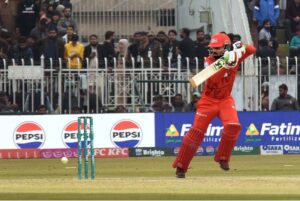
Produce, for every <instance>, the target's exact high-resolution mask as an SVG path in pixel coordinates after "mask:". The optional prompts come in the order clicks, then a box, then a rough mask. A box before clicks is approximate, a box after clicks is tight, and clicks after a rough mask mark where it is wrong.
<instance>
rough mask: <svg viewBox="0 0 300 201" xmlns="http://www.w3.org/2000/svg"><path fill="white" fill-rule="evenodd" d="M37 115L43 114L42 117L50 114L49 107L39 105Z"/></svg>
mask: <svg viewBox="0 0 300 201" xmlns="http://www.w3.org/2000/svg"><path fill="white" fill-rule="evenodd" d="M37 113H38V114H41V115H43V114H47V113H48V110H47V106H46V105H39V106H38V107H37Z"/></svg>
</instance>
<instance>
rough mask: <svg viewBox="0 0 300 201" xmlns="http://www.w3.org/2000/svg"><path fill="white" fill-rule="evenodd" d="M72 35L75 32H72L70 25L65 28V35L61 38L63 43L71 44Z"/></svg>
mask: <svg viewBox="0 0 300 201" xmlns="http://www.w3.org/2000/svg"><path fill="white" fill-rule="evenodd" d="M73 34H76V33H75V30H74V27H73V26H72V25H69V26H68V27H67V33H66V34H65V35H64V36H63V37H62V39H63V41H64V42H65V43H69V42H71V41H72V36H73Z"/></svg>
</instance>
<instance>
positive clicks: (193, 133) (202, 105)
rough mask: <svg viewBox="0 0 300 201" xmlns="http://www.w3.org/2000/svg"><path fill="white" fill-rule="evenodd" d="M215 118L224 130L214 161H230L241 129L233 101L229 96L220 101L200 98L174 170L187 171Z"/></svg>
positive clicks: (174, 164)
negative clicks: (178, 168) (220, 122)
mask: <svg viewBox="0 0 300 201" xmlns="http://www.w3.org/2000/svg"><path fill="white" fill-rule="evenodd" d="M215 117H218V118H219V119H220V120H221V121H222V123H223V126H224V128H223V131H222V135H221V141H220V144H219V146H218V149H217V152H216V155H215V158H214V159H215V161H216V162H219V161H220V160H226V161H229V160H230V156H231V152H232V149H233V148H234V145H235V143H236V141H237V139H238V135H239V132H240V129H241V126H240V123H239V120H238V116H237V112H236V109H235V103H234V100H233V98H232V97H231V96H229V97H227V98H225V99H222V100H215V99H210V98H207V97H202V98H201V99H200V100H199V102H198V104H197V111H196V114H195V119H194V124H193V126H192V128H191V129H190V130H189V132H188V133H187V134H186V135H185V137H184V139H183V141H182V144H181V147H180V150H179V153H178V155H177V157H176V159H175V161H174V163H173V167H174V168H175V167H180V168H182V169H184V170H185V171H187V169H188V166H189V164H190V162H191V160H192V158H193V156H194V154H195V153H196V151H197V149H198V147H199V145H200V144H201V142H202V141H203V138H204V134H205V132H206V130H207V127H208V125H209V124H210V122H211V121H212V120H213V119H214V118H215Z"/></svg>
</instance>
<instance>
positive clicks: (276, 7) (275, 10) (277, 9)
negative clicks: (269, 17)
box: [274, 5, 280, 21]
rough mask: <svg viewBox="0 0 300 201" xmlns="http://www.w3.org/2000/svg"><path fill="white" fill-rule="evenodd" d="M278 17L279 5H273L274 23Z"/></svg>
mask: <svg viewBox="0 0 300 201" xmlns="http://www.w3.org/2000/svg"><path fill="white" fill-rule="evenodd" d="M279 15H280V10H279V5H275V7H274V19H275V20H276V21H277V19H278V17H279Z"/></svg>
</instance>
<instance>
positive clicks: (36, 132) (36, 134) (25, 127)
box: [13, 122, 46, 149]
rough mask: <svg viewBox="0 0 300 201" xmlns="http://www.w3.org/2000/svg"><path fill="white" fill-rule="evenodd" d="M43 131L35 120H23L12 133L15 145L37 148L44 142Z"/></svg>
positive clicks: (21, 147)
mask: <svg viewBox="0 0 300 201" xmlns="http://www.w3.org/2000/svg"><path fill="white" fill-rule="evenodd" d="M45 137H46V135H45V131H44V130H43V128H42V127H41V126H40V125H39V124H37V123H35V122H23V123H21V124H19V125H18V127H17V128H16V129H15V131H14V134H13V138H14V139H13V140H14V142H15V145H16V147H18V148H20V149H38V148H41V147H42V145H43V144H44V142H45Z"/></svg>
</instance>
